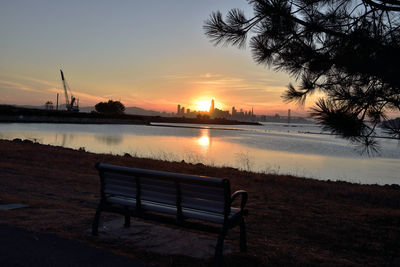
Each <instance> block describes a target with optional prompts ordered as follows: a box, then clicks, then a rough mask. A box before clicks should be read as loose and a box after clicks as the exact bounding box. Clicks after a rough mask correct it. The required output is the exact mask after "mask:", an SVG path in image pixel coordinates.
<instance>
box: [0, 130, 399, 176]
mask: <svg viewBox="0 0 400 267" xmlns="http://www.w3.org/2000/svg"><path fill="white" fill-rule="evenodd" d="M170 126H185V127H161V126H146V125H82V124H15V123H12V124H0V138H2V139H14V138H21V139H30V140H35V141H37V142H39V143H43V144H51V145H59V146H64V147H70V148H75V149H78V148H80V147H85V149H86V150H87V151H91V152H97V153H112V154H121V155H122V154H125V153H129V154H131V155H134V156H141V157H150V158H156V159H162V160H170V161H180V160H185V161H186V162H192V163H198V162H201V163H204V164H208V165H215V166H232V167H236V168H240V169H245V170H252V171H259V172H269V173H271V172H272V173H281V174H293V175H297V176H305V177H311V178H317V179H323V180H326V179H331V180H345V181H350V182H361V183H368V184H372V183H378V184H393V183H395V184H400V178H399V174H398V169H399V168H398V166H400V164H399V163H400V147H399V144H398V142H397V141H396V140H389V139H380V140H379V142H380V144H381V154H380V155H378V156H375V157H372V158H371V157H366V156H361V155H360V153H359V152H357V151H356V150H355V149H354V147H353V146H351V145H349V143H348V142H347V141H345V140H343V139H340V138H336V137H335V136H331V135H326V134H318V133H321V132H322V130H321V129H320V128H319V127H318V126H317V125H314V124H282V123H266V124H263V125H262V126H247V125H246V126H215V125H213V126H211V125H188V124H179V125H178V124H170Z"/></svg>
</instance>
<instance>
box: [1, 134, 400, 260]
mask: <svg viewBox="0 0 400 267" xmlns="http://www.w3.org/2000/svg"><path fill="white" fill-rule="evenodd" d="M0 155H1V157H0V198H1V199H2V200H1V202H3V203H4V202H23V203H26V204H28V205H29V206H30V208H27V209H17V210H12V211H11V210H10V211H1V213H0V223H5V224H9V225H17V226H20V227H23V228H26V229H29V230H33V231H38V232H51V233H56V234H58V235H61V236H64V237H68V238H71V239H77V240H80V241H83V242H87V243H90V244H92V245H95V246H98V247H103V248H107V249H109V250H112V251H114V252H118V253H121V254H124V255H129V256H131V257H133V258H136V259H138V260H140V261H143V262H145V263H148V264H156V265H162V266H172V265H182V266H183V265H197V266H202V265H203V266H204V265H207V264H209V263H210V261H207V260H205V261H198V260H197V259H193V258H190V257H179V256H170V255H162V254H157V253H153V252H148V251H145V250H143V249H141V248H137V247H135V244H131V243H121V242H117V241H115V242H112V241H107V242H99V241H98V240H96V239H93V238H92V237H91V236H90V234H89V232H88V231H87V230H88V229H89V228H90V224H91V221H92V219H93V215H94V210H95V207H96V205H97V204H98V200H99V195H98V194H99V193H98V191H99V179H98V175H97V173H96V171H95V169H94V167H93V166H94V164H95V162H98V161H101V162H107V163H111V164H118V165H124V166H131V167H139V168H147V169H156V170H163V171H173V172H182V173H189V174H198V175H208V176H215V177H224V178H229V179H230V180H231V183H232V186H233V190H236V189H245V190H247V191H248V192H249V202H248V208H249V217H248V218H247V229H248V246H249V249H248V250H249V253H248V255H241V254H239V253H235V254H233V256H230V257H228V258H226V259H225V260H226V262H227V264H229V265H230V266H232V265H233V266H234V265H237V266H240V265H243V264H244V263H245V264H246V265H248V266H254V265H264V264H268V265H299V264H303V265H321V264H322V265H337V266H339V265H340V266H343V265H383V264H389V265H399V264H400V256H399V255H400V189H399V187H398V186H376V185H358V184H349V183H344V182H323V181H316V180H311V179H302V178H296V177H291V176H279V175H266V174H254V173H247V172H243V171H238V170H236V169H233V168H214V167H207V166H204V165H202V164H197V165H193V164H186V163H178V162H163V161H158V160H150V159H140V158H132V157H129V156H125V157H123V156H112V155H104V154H93V153H88V152H84V151H76V150H72V149H66V148H61V147H52V146H46V145H39V144H31V143H23V142H10V141H0ZM338 168H340V166H338ZM113 218H114V216H107V217H106V220H107V219H110V220H111V219H113ZM227 238H228V239H229V240H234V241H236V240H237V238H238V231H237V230H235V231H232V232H230V233H229V234H228V237H227Z"/></svg>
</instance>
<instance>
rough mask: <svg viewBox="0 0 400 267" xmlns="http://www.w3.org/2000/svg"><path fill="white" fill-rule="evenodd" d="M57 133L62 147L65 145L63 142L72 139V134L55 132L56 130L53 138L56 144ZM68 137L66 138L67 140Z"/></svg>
mask: <svg viewBox="0 0 400 267" xmlns="http://www.w3.org/2000/svg"><path fill="white" fill-rule="evenodd" d="M58 135H61V144H60V145H61V146H62V147H64V146H65V144H66V143H67V141H68V143H71V141H72V140H73V139H74V135H73V134H68V135H67V134H66V133H61V134H60V133H57V132H56V140H55V143H56V144H58ZM67 139H68V140H67Z"/></svg>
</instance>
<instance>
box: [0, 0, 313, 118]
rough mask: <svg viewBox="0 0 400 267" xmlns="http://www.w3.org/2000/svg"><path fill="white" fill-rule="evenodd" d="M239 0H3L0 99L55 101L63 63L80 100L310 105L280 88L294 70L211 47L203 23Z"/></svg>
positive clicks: (271, 109) (170, 107) (261, 109)
mask: <svg viewBox="0 0 400 267" xmlns="http://www.w3.org/2000/svg"><path fill="white" fill-rule="evenodd" d="M231 8H239V9H242V10H244V11H245V13H246V14H248V15H249V16H251V15H252V9H251V7H250V6H249V5H248V4H247V1H245V0H201V1H195V0H146V1H138V0H130V1H128V0H116V1H105V0H96V1H94V0H93V1H89V0H80V1H75V0H70V1H58V0H48V1H44V0H35V1H32V0H1V1H0V104H16V105H44V103H45V102H47V101H52V102H53V103H55V102H56V95H57V93H59V94H60V101H61V102H60V103H64V101H65V100H64V95H63V90H62V83H61V78H60V72H59V69H62V70H63V72H64V75H65V78H66V80H67V81H68V84H69V87H70V88H71V90H72V93H73V95H74V96H75V97H77V98H79V103H80V106H94V105H95V104H96V103H98V102H101V101H107V100H109V99H112V100H119V101H121V102H122V103H123V104H124V105H125V106H128V107H130V106H137V107H141V108H145V109H152V110H158V111H167V112H175V111H176V106H177V105H178V104H180V105H181V106H184V107H186V108H190V109H192V110H196V109H198V108H199V103H201V102H202V101H211V99H215V106H216V107H217V108H220V109H223V110H230V109H231V107H232V106H235V107H236V109H240V108H243V109H244V110H250V109H251V108H253V109H254V112H255V113H256V114H267V115H270V114H275V113H280V114H282V115H284V114H287V110H288V109H289V108H290V109H291V110H292V114H304V113H306V111H307V110H308V109H307V106H309V105H312V101H309V102H307V103H306V107H305V108H304V107H298V106H296V105H295V104H290V105H288V104H286V103H284V102H283V101H282V99H281V95H282V94H283V92H284V91H285V89H286V87H287V85H288V84H289V82H292V83H295V82H296V80H295V78H293V77H289V76H288V75H286V74H285V73H282V72H274V71H273V70H270V69H268V68H267V67H265V66H262V65H257V64H256V63H255V62H254V61H253V60H252V56H251V53H250V50H249V48H247V49H238V48H236V47H229V46H228V47H220V46H219V47H216V46H214V45H213V44H212V43H211V42H210V40H209V39H208V38H207V37H206V36H205V35H204V30H203V24H204V21H205V20H206V19H208V18H209V16H210V14H211V13H212V12H213V11H217V10H220V11H221V12H222V13H223V14H226V13H227V11H228V10H230V9H231Z"/></svg>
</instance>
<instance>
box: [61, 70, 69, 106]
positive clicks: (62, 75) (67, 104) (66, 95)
mask: <svg viewBox="0 0 400 267" xmlns="http://www.w3.org/2000/svg"><path fill="white" fill-rule="evenodd" d="M60 72H61V80H62V83H63V87H64V95H65V106H66V108H67V109H69V108H68V107H69V97H68V91H67V85H66V83H65V79H64V73H63V71H62V70H60Z"/></svg>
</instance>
